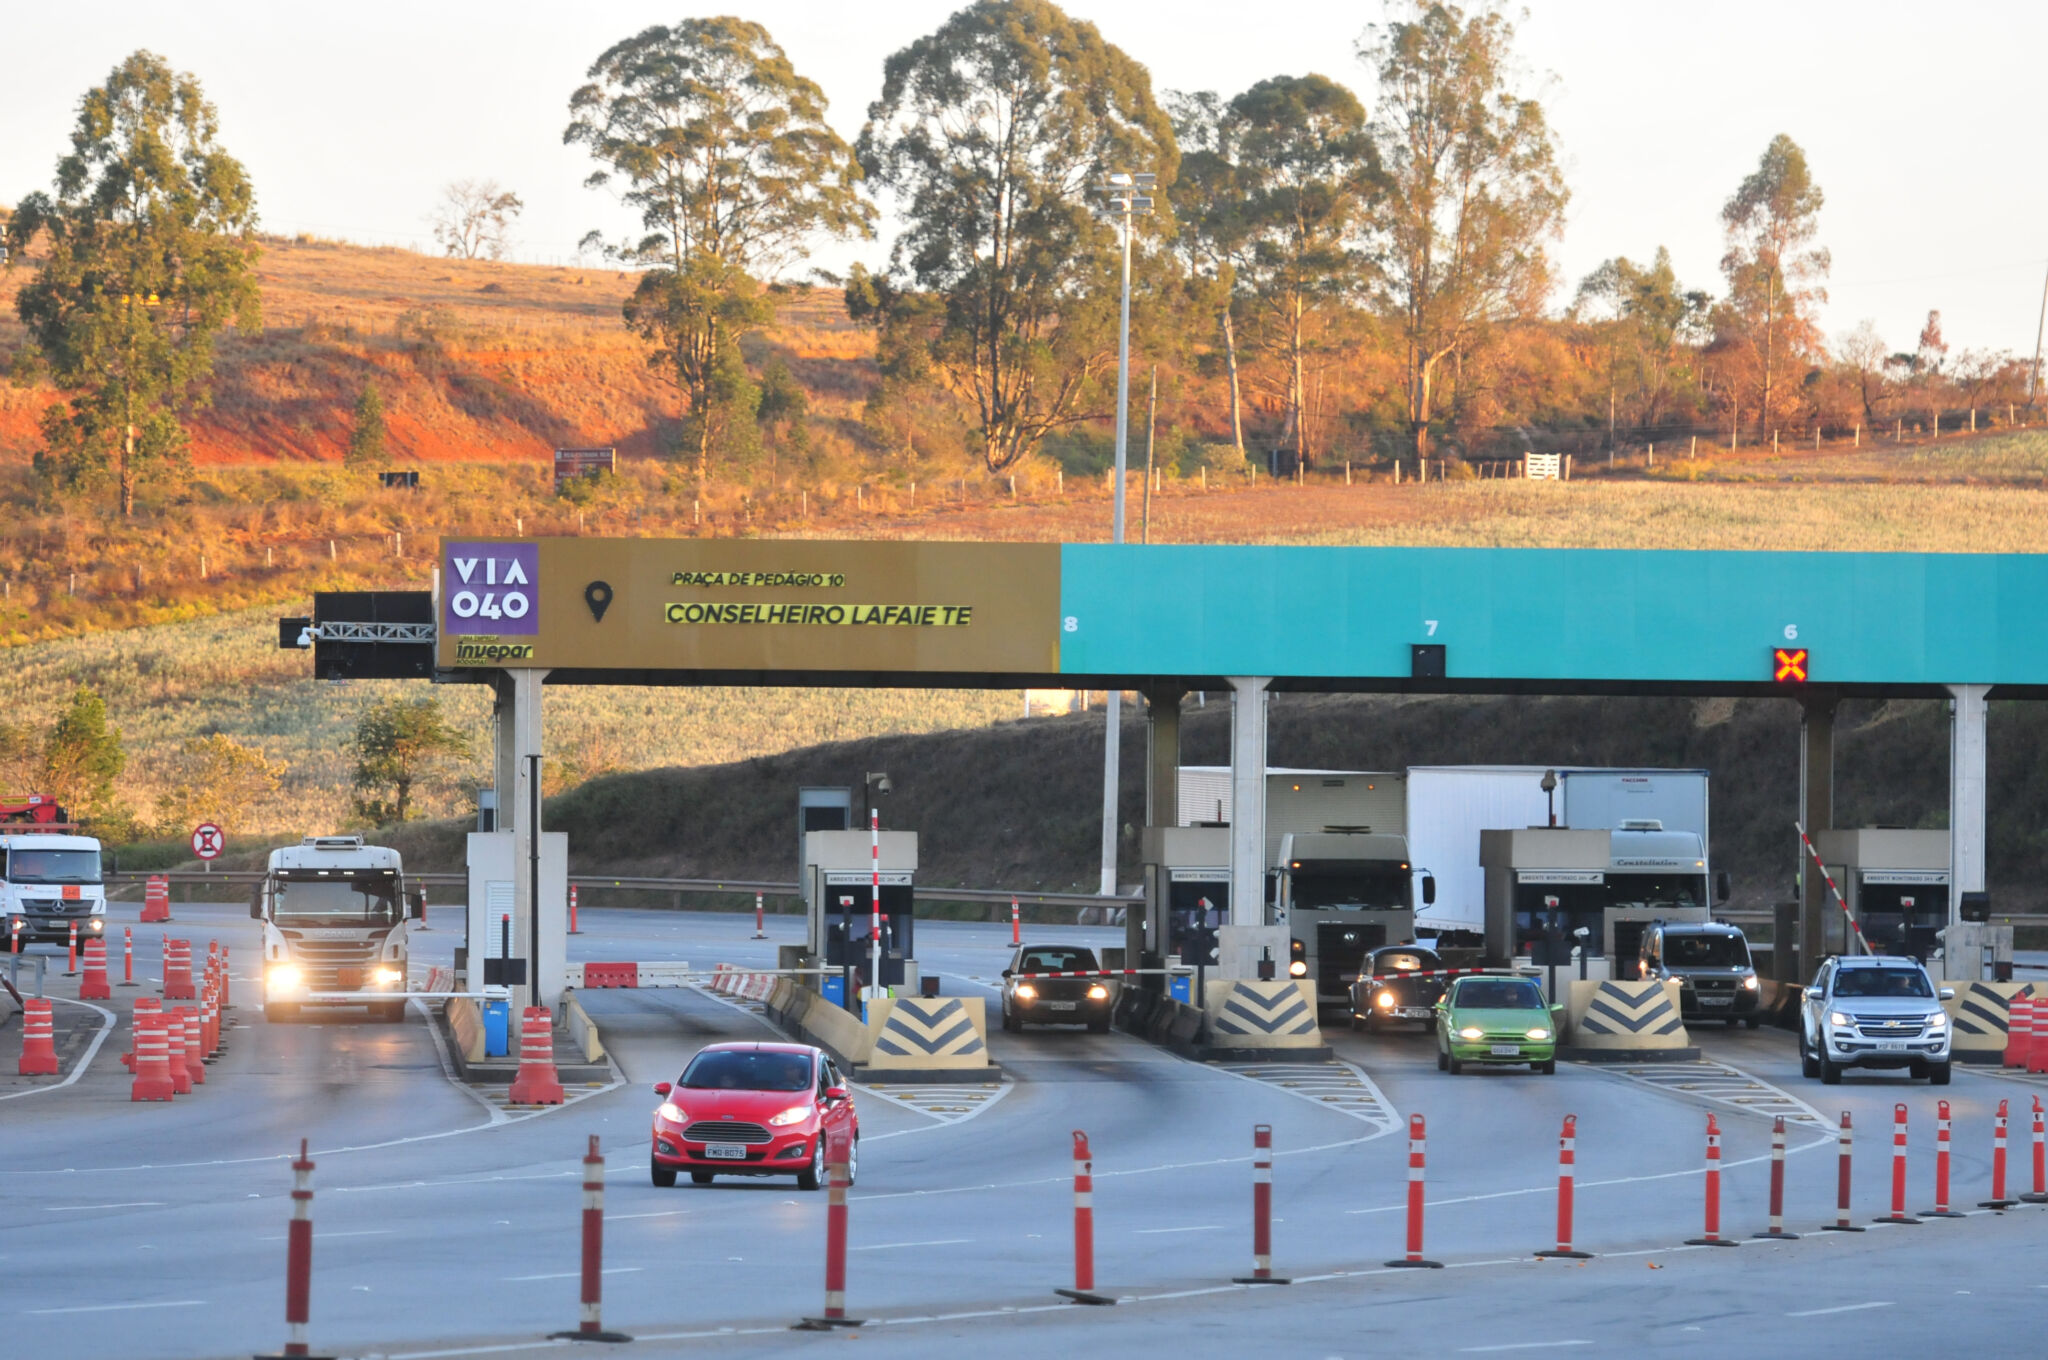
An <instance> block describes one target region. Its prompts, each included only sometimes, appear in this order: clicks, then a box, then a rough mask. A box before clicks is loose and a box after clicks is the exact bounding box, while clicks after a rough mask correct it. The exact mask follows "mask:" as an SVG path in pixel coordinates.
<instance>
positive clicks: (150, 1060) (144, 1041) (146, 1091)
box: [128, 998, 177, 1100]
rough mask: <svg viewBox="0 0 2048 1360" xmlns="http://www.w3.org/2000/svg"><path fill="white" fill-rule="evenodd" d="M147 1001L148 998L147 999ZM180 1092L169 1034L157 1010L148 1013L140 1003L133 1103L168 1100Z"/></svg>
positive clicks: (136, 1027)
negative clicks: (173, 1069) (172, 1066)
mask: <svg viewBox="0 0 2048 1360" xmlns="http://www.w3.org/2000/svg"><path fill="white" fill-rule="evenodd" d="M146 999H147V998H145V1000H146ZM176 1093H177V1086H176V1083H174V1082H173V1081H172V1080H171V1063H170V1035H169V1033H168V1032H167V1031H166V1030H165V1029H164V1017H163V1015H162V1013H161V1012H158V1011H145V1010H143V1009H142V1007H141V1005H140V1003H138V1004H137V1006H136V1014H135V1084H134V1086H133V1087H131V1088H130V1091H129V1095H128V1098H129V1099H130V1100H169V1099H170V1098H171V1097H172V1096H173V1095H175V1094H176Z"/></svg>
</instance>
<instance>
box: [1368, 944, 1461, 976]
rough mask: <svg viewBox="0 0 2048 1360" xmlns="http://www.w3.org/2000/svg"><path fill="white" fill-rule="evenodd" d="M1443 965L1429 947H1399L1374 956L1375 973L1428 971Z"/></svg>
mask: <svg viewBox="0 0 2048 1360" xmlns="http://www.w3.org/2000/svg"><path fill="white" fill-rule="evenodd" d="M1442 966H1443V965H1442V963H1441V962H1439V961H1438V959H1437V956H1436V955H1434V954H1432V953H1430V952H1429V951H1428V950H1427V949H1397V950H1394V951H1392V952H1390V953H1385V954H1378V955H1375V956H1374V957H1373V961H1372V970H1373V971H1374V972H1375V973H1426V972H1430V971H1432V970H1434V969H1437V968H1441V967H1442Z"/></svg>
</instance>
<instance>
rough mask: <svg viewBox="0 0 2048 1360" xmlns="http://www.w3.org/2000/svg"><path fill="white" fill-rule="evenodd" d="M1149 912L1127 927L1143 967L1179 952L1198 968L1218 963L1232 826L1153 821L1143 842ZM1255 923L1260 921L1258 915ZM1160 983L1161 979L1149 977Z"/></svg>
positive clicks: (1226, 922) (1228, 921) (1151, 981)
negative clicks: (1187, 824)
mask: <svg viewBox="0 0 2048 1360" xmlns="http://www.w3.org/2000/svg"><path fill="white" fill-rule="evenodd" d="M1142 851H1143V856H1144V873H1145V912H1144V916H1143V917H1142V919H1141V920H1140V921H1139V922H1136V923H1134V925H1133V927H1132V928H1130V929H1128V930H1127V937H1136V938H1135V941H1134V943H1133V944H1132V946H1131V947H1132V948H1133V949H1134V951H1135V952H1136V954H1137V955H1138V956H1139V957H1141V958H1142V959H1143V960H1144V962H1143V964H1142V966H1143V967H1147V968H1158V967H1161V966H1162V965H1163V964H1164V963H1165V961H1166V959H1167V958H1169V957H1171V956H1174V955H1178V956H1179V957H1180V960H1181V962H1182V963H1184V964H1186V965H1188V966H1190V967H1193V966H1195V965H1202V966H1205V967H1215V966H1216V965H1217V964H1218V963H1219V962H1220V958H1219V955H1218V945H1219V943H1220V940H1221V936H1222V931H1223V928H1224V927H1225V926H1228V925H1231V924H1232V921H1231V918H1230V828H1229V827H1227V826H1148V827H1146V828H1145V836H1144V841H1143V846H1142ZM1252 924H1254V925H1256V924H1258V922H1257V921H1256V920H1254V921H1253V922H1252ZM1145 982H1146V984H1147V985H1148V986H1156V985H1157V979H1156V978H1147V979H1145Z"/></svg>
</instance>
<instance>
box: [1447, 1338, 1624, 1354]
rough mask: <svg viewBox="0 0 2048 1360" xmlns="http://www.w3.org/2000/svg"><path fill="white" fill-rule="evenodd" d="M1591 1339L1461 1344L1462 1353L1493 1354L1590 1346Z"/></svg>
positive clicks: (1460, 1352)
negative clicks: (1501, 1343) (1489, 1344)
mask: <svg viewBox="0 0 2048 1360" xmlns="http://www.w3.org/2000/svg"><path fill="white" fill-rule="evenodd" d="M1592 1344H1593V1343H1592V1342H1590V1341H1510V1342H1507V1343H1506V1344H1504V1345H1499V1346H1460V1347H1458V1354H1460V1355H1492V1354H1495V1353H1497V1352H1500V1351H1554V1350H1557V1349H1559V1348H1561V1347H1564V1346H1590V1345H1592Z"/></svg>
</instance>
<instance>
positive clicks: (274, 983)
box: [263, 963, 302, 992]
mask: <svg viewBox="0 0 2048 1360" xmlns="http://www.w3.org/2000/svg"><path fill="white" fill-rule="evenodd" d="M263 981H264V983H265V985H267V986H271V987H275V988H276V989H277V990H278V991H281V992H295V991H297V990H298V989H299V983H300V982H301V981H302V978H301V977H300V974H299V970H298V969H297V968H295V967H293V966H292V965H291V964H289V963H280V964H278V965H277V966H276V967H275V968H272V969H271V970H270V971H269V972H267V973H265V974H264V975H263Z"/></svg>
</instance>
